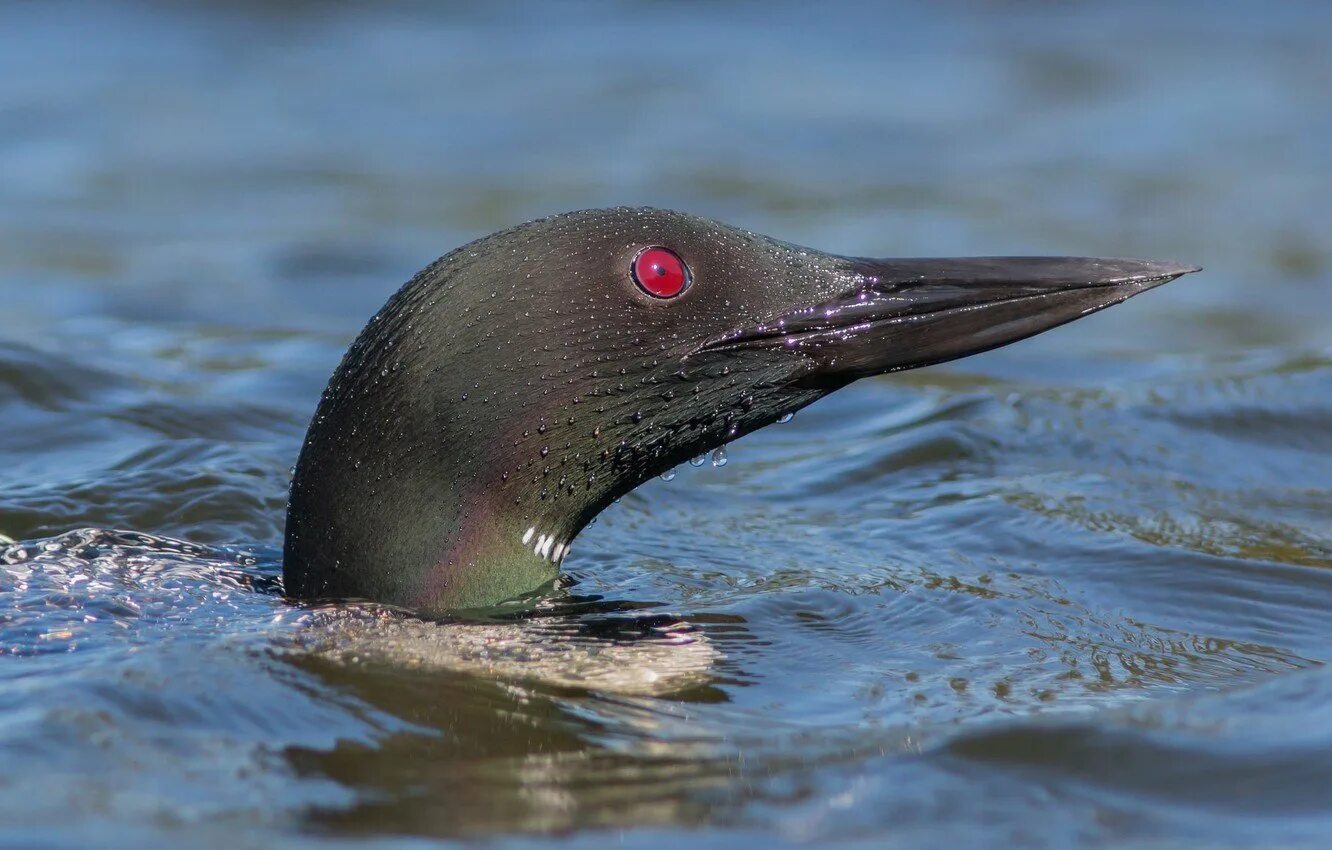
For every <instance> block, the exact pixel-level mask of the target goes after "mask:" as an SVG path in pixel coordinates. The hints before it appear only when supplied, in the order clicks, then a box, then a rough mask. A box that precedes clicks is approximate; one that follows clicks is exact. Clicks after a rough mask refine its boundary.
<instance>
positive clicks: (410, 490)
mask: <svg viewBox="0 0 1332 850" xmlns="http://www.w3.org/2000/svg"><path fill="white" fill-rule="evenodd" d="M1193 270H1194V269H1193V268H1192V267H1189V266H1182V265H1179V264H1174V263H1154V262H1146V261H1138V260H1103V259H1091V258H1067V257H1064V258H1061V257H1052V258H1051V257H1016V258H956V259H929V260H875V259H867V258H858V257H840V256H835V255H831V254H825V253H822V252H818V251H814V250H812V249H806V248H801V247H799V246H795V245H790V244H787V243H782V242H778V241H775V240H772V239H769V238H767V237H763V236H760V235H757V234H753V233H749V232H747V231H743V230H739V229H736V228H731V227H728V226H726V225H723V224H720V223H717V222H713V221H708V220H705V219H700V218H697V217H694V216H689V215H685V214H682V213H676V212H671V211H667V210H653V209H610V210H590V211H584V212H578V213H568V214H564V215H560V216H554V217H551V218H547V219H542V220H539V221H536V222H531V223H529V224H526V225H523V226H521V227H517V228H513V229H511V230H506V231H502V232H500V233H497V234H494V235H492V236H489V237H486V238H484V239H481V240H479V241H477V242H474V243H471V244H470V245H467V246H464V247H462V248H460V249H458V250H457V251H454V252H453V253H451V254H449V255H447V256H445V257H443V258H442V259H440V260H439V261H437V262H436V263H434V264H433V265H431V266H429V267H428V268H426V269H425V270H423V271H422V272H421V273H420V274H418V275H417V276H416V277H415V278H413V279H412V280H411V281H409V282H408V283H407V284H406V285H405V286H404V287H403V288H402V289H401V290H399V291H398V293H397V294H395V295H394V296H393V297H392V298H391V299H390V300H389V302H388V303H387V304H386V305H385V306H384V308H383V309H382V310H381V311H380V312H379V313H378V314H377V315H376V316H375V317H374V318H373V319H371V321H370V323H369V324H368V325H367V326H366V328H365V330H364V331H363V332H362V333H361V335H360V337H358V338H357V340H356V341H355V342H354V343H353V344H352V346H351V348H350V349H349V351H348V352H347V354H346V356H345V357H344V359H343V362H342V363H341V365H340V366H339V367H338V370H337V371H336V372H335V373H334V375H333V378H332V379H331V381H330V383H329V386H328V389H327V390H326V391H325V393H324V396H323V398H322V399H321V402H320V405H319V409H318V411H317V412H316V414H315V418H314V421H313V422H312V424H311V426H310V430H309V432H308V433H307V436H306V441H305V444H304V446H303V448H302V450H301V456H300V459H299V461H298V463H297V468H296V474H295V477H294V478H293V481H292V488H291V500H290V505H289V509H288V516H287V530H286V542H285V548H284V575H285V582H286V588H287V592H288V593H289V594H290V595H292V596H296V597H300V598H328V597H332V598H347V597H351V598H362V599H370V600H374V601H377V602H385V603H391V604H396V605H403V606H408V607H412V608H417V609H424V610H433V611H438V610H450V609H463V608H475V607H482V606H487V605H492V604H495V603H498V602H501V601H503V600H505V599H508V598H512V597H514V596H517V595H521V594H523V593H528V592H531V591H533V590H536V589H537V588H539V587H540V586H541V585H542V584H543V583H545V582H548V581H549V580H551V579H552V578H553V577H554V576H555V574H556V573H557V571H558V567H559V564H560V562H561V561H562V560H563V558H564V557H565V555H566V554H567V553H568V551H569V544H570V542H571V541H572V540H573V538H574V537H575V536H576V535H577V533H578V532H579V531H580V530H581V529H582V528H583V527H584V526H585V525H586V524H587V523H588V522H590V521H591V520H592V518H593V517H595V516H596V515H597V513H599V512H600V511H601V510H602V509H604V508H605V507H606V506H607V505H609V504H610V503H611V502H612V501H613V500H614V499H615V498H618V497H619V496H621V495H623V494H624V493H626V492H628V491H629V490H632V489H633V488H634V487H636V486H638V485H639V484H641V483H642V482H643V481H645V480H647V479H649V478H650V477H652V476H654V475H656V474H659V473H661V472H663V471H665V470H667V469H670V468H671V467H673V466H675V465H676V464H678V463H680V462H681V461H683V460H684V459H686V458H689V457H692V456H695V455H698V454H700V453H702V452H704V451H707V450H709V449H712V448H715V447H717V446H720V445H722V444H724V443H725V442H727V441H729V440H732V439H735V438H737V437H740V436H743V435H744V434H747V433H750V432H752V431H754V430H756V429H757V428H761V427H763V426H764V425H767V424H770V423H772V422H774V421H777V420H778V419H779V418H781V417H782V416H784V415H786V414H789V413H791V412H794V411H795V410H798V409H799V408H801V407H804V406H805V405H808V404H810V403H812V402H814V401H816V400H817V399H819V398H821V397H822V396H824V395H827V394H828V393H830V392H832V391H834V390H836V389H838V388H840V387H842V386H845V385H846V384H847V383H850V382H851V381H853V380H855V379H857V378H860V377H865V376H868V375H873V374H879V373H883V372H890V371H898V370H902V369H910V368H916V367H919V366H925V365H929V364H932V363H938V362H942V361H946V360H951V359H955V358H957V357H962V356H966V355H968V354H972V353H976V352H979V351H985V350H988V349H991V348H994V347H996V346H999V345H1003V344H1006V343H1008V342H1013V341H1015V340H1018V339H1023V338H1025V337H1028V336H1031V335H1033V334H1036V333H1039V332H1041V331H1043V330H1047V329H1049V328H1052V327H1055V326H1057V325H1060V324H1063V323H1065V322H1068V321H1071V320H1073V319H1075V318H1077V317H1079V316H1081V315H1085V314H1087V313H1090V312H1094V311H1096V310H1099V309H1102V308H1104V307H1107V306H1110V305H1111V304H1115V303H1118V302H1120V301H1123V300H1124V299H1126V298H1128V297H1130V296H1132V295H1135V294H1137V293H1138V292H1141V291H1144V290H1146V289H1149V288H1151V287H1153V286H1156V285H1158V284H1160V283H1163V282H1165V281H1168V280H1171V279H1173V278H1175V277H1178V276H1179V275H1181V274H1184V273H1186V272H1189V271H1193Z"/></svg>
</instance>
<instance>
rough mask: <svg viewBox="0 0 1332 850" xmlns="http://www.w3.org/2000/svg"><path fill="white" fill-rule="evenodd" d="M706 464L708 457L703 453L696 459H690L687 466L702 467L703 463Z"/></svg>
mask: <svg viewBox="0 0 1332 850" xmlns="http://www.w3.org/2000/svg"><path fill="white" fill-rule="evenodd" d="M707 462H708V456H707V454H706V453H705V454H701V455H699V456H698V457H691V458H690V459H689V465H690V466H702V465H703V464H705V463H707Z"/></svg>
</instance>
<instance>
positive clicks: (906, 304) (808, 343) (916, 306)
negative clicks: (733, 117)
mask: <svg viewBox="0 0 1332 850" xmlns="http://www.w3.org/2000/svg"><path fill="white" fill-rule="evenodd" d="M844 268H845V269H846V271H847V272H848V273H849V275H850V277H851V279H852V280H854V281H856V284H855V286H854V287H853V288H852V289H850V290H849V291H847V292H846V293H845V294H844V295H842V296H839V297H837V298H835V299H833V300H831V301H826V302H823V303H818V304H811V305H806V306H802V307H799V308H798V309H795V310H792V311H790V312H788V313H785V314H783V315H779V316H777V317H775V318H773V319H772V320H770V321H768V322H766V323H765V324H762V325H757V326H752V327H745V328H737V329H735V330H733V331H731V332H728V333H726V334H722V335H721V336H718V337H716V338H714V339H711V340H709V341H707V342H706V343H705V344H704V345H703V346H702V347H701V348H700V349H699V352H698V353H700V354H701V353H703V352H738V351H742V350H752V349H768V350H773V349H786V350H790V351H792V352H799V353H801V354H803V355H805V358H804V359H805V363H806V365H807V367H808V369H807V370H801V373H800V374H799V375H798V376H797V382H798V383H800V384H803V385H814V386H829V387H835V386H841V385H843V384H845V383H847V382H849V381H853V380H855V379H857V378H863V377H866V376H869V375H877V374H880V373H883V372H896V371H900V370H903V369H914V368H917V367H919V366H928V365H930V364H933V363H942V362H944V361H947V360H954V359H956V358H958V357H965V356H967V355H969V354H976V353H979V352H982V351H988V350H990V349H992V348H997V347H999V346H1001V345H1006V344H1008V343H1010V342H1016V341H1017V340H1020V339H1026V338H1027V337H1029V336H1033V335H1035V334H1038V333H1040V332H1042V331H1046V330H1049V329H1050V328H1053V327H1057V326H1059V325H1062V324H1064V323H1066V322H1071V321H1073V320H1074V319H1076V318H1078V317H1079V316H1085V315H1087V314H1089V313H1094V312H1096V311H1097V310H1103V309H1105V308H1106V307H1109V306H1111V305H1112V304H1118V303H1119V302H1121V301H1123V300H1125V299H1127V298H1131V297H1132V296H1134V295H1137V294H1138V293H1139V292H1144V291H1146V290H1148V289H1151V288H1153V287H1156V286H1160V285H1161V284H1163V283H1165V282H1167V281H1170V280H1174V279H1175V278H1177V277H1179V276H1180V275H1183V274H1188V273H1189V272H1195V271H1198V270H1199V269H1198V267H1196V266H1190V265H1182V264H1180V263H1168V262H1152V261H1148V260H1117V259H1096V258H1090V257H965V258H955V259H912V260H874V259H859V258H855V259H848V260H846V265H845V266H844Z"/></svg>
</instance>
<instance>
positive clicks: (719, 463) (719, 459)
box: [712, 446, 729, 469]
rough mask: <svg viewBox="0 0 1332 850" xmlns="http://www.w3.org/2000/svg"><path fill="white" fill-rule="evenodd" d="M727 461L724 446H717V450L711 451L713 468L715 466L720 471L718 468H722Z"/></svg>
mask: <svg viewBox="0 0 1332 850" xmlns="http://www.w3.org/2000/svg"><path fill="white" fill-rule="evenodd" d="M728 460H729V458H728V457H726V447H725V446H718V447H717V448H715V449H713V450H712V465H713V466H715V467H717V468H718V469H720V468H722V467H723V466H725V465H726V462H727V461H728Z"/></svg>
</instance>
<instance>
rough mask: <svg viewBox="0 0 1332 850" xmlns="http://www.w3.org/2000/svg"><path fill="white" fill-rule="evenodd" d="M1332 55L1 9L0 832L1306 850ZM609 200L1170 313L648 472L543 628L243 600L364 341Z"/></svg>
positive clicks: (876, 397) (771, 8)
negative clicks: (1084, 270)
mask: <svg viewBox="0 0 1332 850" xmlns="http://www.w3.org/2000/svg"><path fill="white" fill-rule="evenodd" d="M1330 51H1332V13H1329V7H1327V6H1326V5H1325V4H1320V3H1314V2H1307V3H1298V2H1294V3H1286V4H1281V5H1279V6H1274V5H1271V4H1260V3H1256V2H1255V3H1231V4H1198V5H1191V4H1173V5H1171V6H1170V8H1165V9H1162V8H1158V7H1157V5H1156V4H1147V3H1114V4H1110V3H1105V4H1099V3H1081V4H1070V5H1067V6H1066V5H1062V4H1043V3H993V2H974V3H949V4H919V5H896V6H895V5H889V4H869V3H866V4H860V5H857V4H850V5H846V6H843V7H836V8H834V7H831V6H828V5H827V4H814V5H811V4H806V3H798V2H790V3H765V4H749V3H742V2H736V3H726V4H706V5H701V4H655V3H587V4H577V5H573V4H562V5H560V6H558V7H555V6H546V5H531V6H528V5H518V4H498V5H497V4H482V3H477V4H455V5H450V6H448V7H443V6H439V5H436V4H424V3H422V4H414V3H396V4H376V5H375V6H374V7H373V8H371V9H365V10H361V9H357V8H353V7H350V6H347V5H344V4H337V3H320V2H300V3H296V2H289V3H277V4H260V3H252V4H251V3H239V4H237V3H210V2H195V3H189V4H163V3H149V2H143V3H128V2H110V3H96V4H93V3H86V4H77V3H42V4H38V3H21V2H20V3H10V4H5V5H3V6H0V305H2V306H3V310H2V312H0V533H3V534H5V535H7V536H8V537H10V538H12V539H14V540H17V541H21V543H20V544H17V545H15V546H13V547H10V548H8V549H5V550H3V551H4V553H5V554H4V555H3V557H0V682H2V684H0V759H3V762H2V763H3V764H4V770H3V771H0V843H4V844H7V845H12V846H16V847H32V846H90V845H95V846H99V847H111V846H123V847H136V848H137V847H152V846H163V847H176V846H182V845H188V846H215V845H224V846H228V847H235V846H238V845H243V846H283V847H286V846H311V847H314V846H324V845H327V844H333V843H336V844H338V846H360V845H367V846H368V845H379V846H416V843H417V842H423V843H429V842H430V840H432V839H465V838H487V839H490V840H492V841H494V842H496V843H499V844H501V845H506V846H536V845H544V844H547V843H551V844H565V845H575V846H589V847H593V846H595V847H599V846H603V845H604V844H606V843H607V842H616V843H622V844H625V845H629V846H658V845H664V844H671V845H678V844H682V843H688V844H691V845H695V846H702V847H714V846H715V847H731V846H736V845H737V844H738V843H739V842H741V841H752V842H755V843H756V844H759V843H760V842H761V844H760V845H759V846H772V845H786V844H807V843H826V844H836V845H844V844H864V845H870V846H931V847H943V846H948V847H957V846H1020V845H1035V846H1050V845H1054V846H1062V845H1079V844H1080V845H1102V844H1126V845H1138V846H1199V847H1226V846H1235V847H1245V846H1254V847H1272V846H1283V847H1296V846H1309V847H1318V846H1325V845H1326V844H1327V836H1328V835H1329V834H1332V791H1329V790H1328V789H1330V788H1332V767H1330V766H1329V765H1332V709H1329V706H1332V676H1330V675H1329V674H1328V673H1327V671H1326V668H1325V667H1324V664H1325V662H1326V661H1327V660H1328V659H1329V657H1330V656H1332V651H1330V650H1329V640H1328V636H1329V635H1330V634H1332V569H1329V568H1332V513H1330V512H1329V499H1330V497H1332V424H1330V423H1332V63H1329V61H1328V56H1329V55H1332V52H1330ZM617 203H629V204H653V205H659V206H669V207H677V208H681V209H686V210H689V211H692V212H695V213H699V214H703V215H709V216H713V217H717V218H722V219H725V220H728V221H730V222H733V223H736V224H740V225H743V226H748V227H752V228H754V229H756V230H761V231H763V232H766V233H769V234H771V235H774V236H777V237H780V238H784V239H789V240H792V241H796V242H802V243H806V244H810V245H814V246H817V247H820V248H825V249H828V250H833V251H839V252H846V253H857V254H880V255H908V256H912V255H917V256H918V255H931V254H992V253H1024V254H1025V253H1072V254H1093V255H1095V254H1103V255H1106V254H1108V255H1129V256H1134V255H1137V256H1148V257H1158V258H1163V259H1166V258H1171V259H1179V260H1185V261H1192V262H1198V263H1200V264H1202V265H1204V266H1206V267H1207V270H1206V272H1205V273H1204V274H1203V275H1198V276H1193V277H1190V278H1187V279H1184V280H1182V281H1179V282H1177V283H1174V284H1171V285H1170V286H1167V287H1164V288H1163V289H1160V290H1157V291H1153V292H1151V293H1149V294H1147V295H1145V296H1143V297H1142V298H1137V299H1134V300H1133V301H1132V302H1130V303H1128V304H1125V305H1123V306H1122V307H1117V308H1115V309H1113V310H1110V311H1108V312H1106V313H1103V314H1100V315H1098V316H1096V317H1094V318H1091V319H1088V320H1086V321H1085V322H1079V323H1077V324H1075V325H1072V326H1069V327H1066V328H1063V329H1060V330H1057V331H1054V332H1051V333H1049V334H1047V335H1044V336H1042V337H1040V338H1038V339H1035V340H1031V341H1028V342H1025V343H1022V344H1020V345H1018V346H1014V347H1012V348H1009V349H1004V350H1001V351H998V352H994V353H991V354H987V355H984V356H982V357H976V358H972V359H968V360H965V361H962V362H960V363H956V364H952V365H949V366H946V367H941V368H935V369H930V370H926V371H922V372H915V373H908V374H903V375H898V376H894V377H891V378H883V379H876V380H871V381H865V382H862V383H860V384H858V385H856V386H854V387H853V388H851V389H848V390H846V391H844V392H841V393H839V394H837V395H835V396H833V397H831V398H829V399H827V400H825V401H823V402H821V403H819V404H818V405H816V406H815V407H813V408H810V409H808V410H806V411H803V412H802V413H801V414H800V415H798V416H797V417H796V418H795V420H794V421H793V422H791V423H789V424H785V425H780V426H774V427H772V428H769V429H767V430H765V431H763V432H761V433H759V434H756V435H753V436H751V437H749V438H746V439H745V440H743V441H741V442H739V443H737V444H735V445H733V446H731V447H729V456H730V458H731V462H730V463H728V464H727V465H726V466H725V467H724V468H720V469H712V468H710V467H707V466H704V467H702V468H698V469H694V468H691V467H689V466H687V465H686V466H685V467H682V469H681V470H680V473H679V475H678V476H677V477H676V478H675V479H674V480H673V481H670V482H666V481H660V480H654V481H652V482H650V483H649V484H647V485H645V486H644V487H642V488H640V489H639V490H638V491H636V492H635V493H633V494H631V495H630V496H628V497H626V498H625V499H623V500H622V501H621V502H620V503H619V504H617V505H615V506H613V507H612V508H611V509H610V510H609V511H607V512H606V513H605V514H604V515H603V516H602V517H601V518H600V519H599V521H598V522H597V523H596V524H595V525H593V526H592V527H591V528H590V529H588V531H587V532H585V533H584V534H583V535H582V536H581V537H580V538H579V540H578V542H577V545H576V547H575V548H574V554H573V555H572V556H571V558H570V559H569V560H568V561H567V562H566V571H567V572H568V573H569V576H570V582H569V583H568V585H567V586H566V587H563V588H562V589H561V590H560V591H559V593H558V594H557V595H556V596H555V598H553V599H551V600H550V601H548V602H547V603H546V606H545V608H543V609H542V610H541V611H538V612H536V615H535V616H518V615H515V616H514V617H512V618H510V619H509V620H507V621H500V622H496V623H491V624H483V625H479V626H478V625H473V626H438V625H435V624H425V623H420V622H417V621H412V620H410V619H405V618H403V617H402V616H401V615H398V614H395V613H394V612H389V611H383V610H377V609H373V608H356V609H338V608H321V609H316V610H309V609H303V608H297V607H293V606H290V605H288V604H287V603H285V602H284V601H283V600H282V598H281V596H280V593H279V591H278V577H279V576H280V572H281V567H280V552H279V548H280V543H281V531H282V527H281V523H282V513H283V504H284V500H285V490H286V486H287V482H288V475H289V473H288V470H289V468H290V466H291V464H292V463H293V461H294V458H295V453H296V450H297V448H298V446H299V443H300V439H301V436H302V434H303V432H304V428H305V425H306V422H307V420H308V417H309V416H310V413H311V412H312V410H313V408H314V404H315V401H316V399H317V398H318V394H319V392H320V390H321V389H322V387H323V384H324V381H325V380H326V379H327V377H328V375H329V373H330V372H331V371H332V369H333V367H334V366H335V365H336V363H337V360H338V358H339V357H340V356H341V353H342V351H343V349H344V348H345V346H346V345H347V343H348V342H349V341H350V339H351V338H352V337H353V336H354V335H355V333H356V332H357V330H358V329H359V328H360V325H361V323H362V322H364V320H365V319H366V318H367V317H368V316H369V315H370V314H371V313H372V312H373V311H374V310H375V308H376V307H378V305H379V304H380V303H381V302H382V301H383V300H384V299H385V298H386V297H387V296H388V294H389V293H390V292H392V291H393V289H395V288H396V287H397V286H398V285H399V284H400V283H401V282H402V281H403V280H405V279H406V278H407V277H408V276H410V275H411V274H412V273H413V272H414V271H415V270H416V269H418V268H419V267H421V266H423V265H425V264H426V263H427V262H429V261H430V260H431V259H433V258H434V257H436V256H438V255H439V254H441V253H443V252H445V251H447V250H449V249H451V248H452V247H454V246H456V245H458V244H460V243H462V242H464V241H466V240H468V239H471V238H474V237H476V236H480V235H483V234H484V233H487V232H489V231H490V230H493V229H496V228H499V227H503V226H507V225H510V224H513V223H515V222H517V221H521V220H524V219H527V218H531V217H534V216H538V215H543V214H548V213H552V212H558V211H561V210H565V209H572V208H580V207H589V206H601V205H608V204H617ZM109 529H119V530H121V531H120V532H112V531H109ZM131 532H132V533H131ZM182 541H183V542H182Z"/></svg>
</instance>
